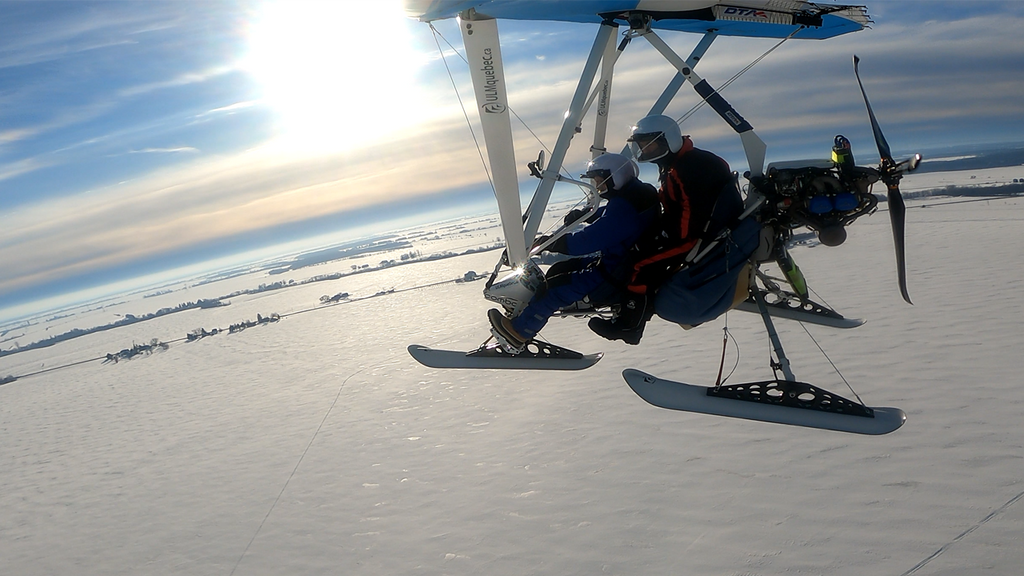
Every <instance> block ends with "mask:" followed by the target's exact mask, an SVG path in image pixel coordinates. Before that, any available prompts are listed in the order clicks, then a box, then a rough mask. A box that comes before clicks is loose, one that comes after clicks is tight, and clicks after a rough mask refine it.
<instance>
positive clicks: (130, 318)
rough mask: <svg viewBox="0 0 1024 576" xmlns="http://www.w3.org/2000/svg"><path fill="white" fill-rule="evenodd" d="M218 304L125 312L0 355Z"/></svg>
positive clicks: (200, 302)
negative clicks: (140, 313) (112, 319)
mask: <svg viewBox="0 0 1024 576" xmlns="http://www.w3.org/2000/svg"><path fill="white" fill-rule="evenodd" d="M219 306H227V304H225V303H224V302H221V301H220V299H213V300H197V301H195V302H185V303H183V304H178V305H177V306H175V307H173V308H161V309H160V310H157V311H156V312H152V313H150V314H145V315H143V316H135V315H133V314H125V315H124V317H123V318H121V319H120V320H118V321H116V322H111V323H110V324H104V325H103V326H96V327H93V328H85V329H82V328H74V329H72V330H69V331H67V332H65V333H63V334H58V335H56V336H51V337H49V338H46V339H45V340H40V341H38V342H33V343H31V344H29V345H27V346H19V345H17V344H15V346H14V348H10V349H8V350H0V357H3V356H7V355H10V354H17V353H18V352H25V351H26V350H36V349H38V348H46V347H48V346H53V345H54V344H57V343H60V342H64V341H67V340H71V339H72V338H78V337H79V336H85V335H86V334H93V333H96V332H103V331H104V330H111V329H113V328H120V327H121V326H128V325H129V324H135V323H137V322H145V321H146V320H152V319H153V318H159V317H160V316H166V315H168V314H174V313H175V312H182V311H184V310H193V309H196V308H217V307H219Z"/></svg>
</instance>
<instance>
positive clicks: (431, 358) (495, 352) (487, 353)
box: [409, 342, 604, 370]
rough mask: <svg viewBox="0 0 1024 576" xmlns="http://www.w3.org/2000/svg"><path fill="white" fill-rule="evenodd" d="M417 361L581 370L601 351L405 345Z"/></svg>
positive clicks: (538, 346)
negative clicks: (514, 351)
mask: <svg viewBox="0 0 1024 576" xmlns="http://www.w3.org/2000/svg"><path fill="white" fill-rule="evenodd" d="M409 354H410V355H411V356H412V357H413V358H415V359H416V361H417V362H419V363H420V364H423V365H424V366H429V367H431V368H470V369H494V370H584V369H586V368H590V367H591V366H593V365H594V364H597V361H598V360H600V359H601V357H602V356H604V354H602V353H597V354H580V353H579V352H575V351H573V350H569V349H567V348H562V347H560V346H555V345H554V344H547V343H534V342H530V343H529V344H527V346H526V349H525V350H523V351H522V352H520V353H518V354H509V353H508V352H506V351H505V350H504V349H503V348H502V347H501V346H499V345H497V344H492V345H490V346H481V347H480V348H477V349H476V350H473V351H472V352H460V351H457V350H435V349H433V348H428V347H426V346H420V345H419V344H413V345H411V346H409Z"/></svg>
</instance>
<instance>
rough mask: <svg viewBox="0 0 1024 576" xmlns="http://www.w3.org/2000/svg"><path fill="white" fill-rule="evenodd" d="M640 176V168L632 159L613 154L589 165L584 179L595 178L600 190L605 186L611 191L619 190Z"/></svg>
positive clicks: (601, 157) (608, 154) (600, 157)
mask: <svg viewBox="0 0 1024 576" xmlns="http://www.w3.org/2000/svg"><path fill="white" fill-rule="evenodd" d="M638 176H640V167H639V166H637V165H636V162H633V159H632V158H629V157H627V156H623V155H622V154H615V153H612V152H609V153H606V154H602V155H600V156H598V157H597V158H594V159H593V160H591V161H590V162H588V163H587V171H586V173H585V174H583V175H582V177H583V178H593V179H594V180H595V184H596V185H597V187H598V189H601V187H602V185H605V187H607V188H608V189H610V190H619V189H621V188H622V187H623V186H625V185H626V184H628V183H629V181H630V180H633V179H634V178H637V177H638Z"/></svg>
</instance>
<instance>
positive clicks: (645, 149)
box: [626, 114, 683, 162]
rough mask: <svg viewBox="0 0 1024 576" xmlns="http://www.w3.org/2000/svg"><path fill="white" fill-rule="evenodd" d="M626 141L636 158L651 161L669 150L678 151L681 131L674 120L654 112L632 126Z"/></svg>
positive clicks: (680, 142) (681, 144)
mask: <svg viewBox="0 0 1024 576" xmlns="http://www.w3.org/2000/svg"><path fill="white" fill-rule="evenodd" d="M626 141H627V142H629V143H630V145H631V147H632V148H633V155H634V156H636V159H637V160H639V161H640V162H653V161H655V160H657V159H659V158H662V157H664V156H665V155H666V154H668V153H669V152H672V153H673V154H675V153H676V152H679V150H680V149H682V147H683V133H682V132H680V131H679V124H676V121H675V120H673V119H672V118H670V117H668V116H664V115H661V114H656V115H653V116H645V117H644V118H641V119H640V121H639V122H637V123H636V126H633V135H632V136H630V137H629V138H628V139H627V140H626Z"/></svg>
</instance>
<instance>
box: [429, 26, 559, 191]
mask: <svg viewBox="0 0 1024 576" xmlns="http://www.w3.org/2000/svg"><path fill="white" fill-rule="evenodd" d="M429 24H430V29H431V30H432V31H433V32H434V42H435V43H437V50H438V52H440V53H441V59H442V60H443V59H444V52H443V51H442V50H441V44H440V42H438V40H437V39H438V38H441V40H444V43H445V44H447V45H448V47H449V48H451V49H452V52H454V53H455V55H456V56H458V57H459V58H460V59H461V60H462V61H463V62H465V63H466V65H467V66H469V60H467V59H466V57H465V56H463V55H462V53H461V52H459V51H458V49H456V48H455V46H453V45H452V43H451V42H449V41H448V39H447V38H445V37H444V35H443V34H441V32H440V31H439V30H438V29H437V28H434V24H433V23H432V22H431V23H429ZM444 67H445V69H446V70H448V77H449V78H450V79H451V81H452V86H453V87H454V86H455V78H454V77H453V76H452V72H451V70H450V69H449V68H448V61H447V60H445V64H444ZM455 92H456V94H458V89H457V88H456V90H455ZM459 104H460V105H462V98H461V97H460V98H459ZM462 111H463V113H464V114H465V113H466V107H465V105H462ZM508 111H509V112H511V113H512V115H513V116H515V117H516V120H519V123H520V124H522V125H523V127H524V128H526V131H527V132H529V133H530V135H531V136H533V139H534V140H536V141H537V143H538V144H540V147H541V148H543V149H544V151H545V152H547V153H548V154H549V155H550V154H551V149H550V148H548V146H547V144H545V143H544V141H543V140H541V139H540V136H537V133H536V132H534V131H533V128H530V125H529V124H527V123H526V120H523V119H522V118H521V117H520V116H519V114H517V113H516V111H515V110H514V109H513V108H512V106H509V107H508ZM466 121H467V122H468V121H469V115H468V114H466ZM472 129H473V127H472V125H470V130H471V131H472ZM473 140H474V141H476V135H475V134H474V135H473ZM479 149H480V144H479V143H477V150H479ZM480 158H481V159H483V155H482V154H481V156H480ZM559 169H560V171H561V172H562V173H564V174H565V175H566V176H572V175H571V173H570V172H569V170H568V169H566V168H565V166H560V167H559ZM491 187H492V188H493V187H494V186H493V184H492V185H491Z"/></svg>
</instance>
